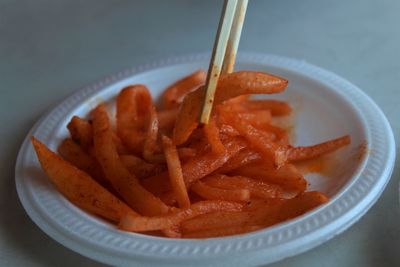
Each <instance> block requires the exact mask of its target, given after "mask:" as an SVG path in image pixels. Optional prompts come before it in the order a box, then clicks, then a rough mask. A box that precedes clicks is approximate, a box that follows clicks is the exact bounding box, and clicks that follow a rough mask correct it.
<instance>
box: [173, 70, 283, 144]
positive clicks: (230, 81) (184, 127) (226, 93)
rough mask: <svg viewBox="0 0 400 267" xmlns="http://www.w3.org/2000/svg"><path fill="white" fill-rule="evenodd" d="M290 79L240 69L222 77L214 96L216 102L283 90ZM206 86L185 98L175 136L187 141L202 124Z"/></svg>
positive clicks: (180, 141) (176, 142) (178, 142)
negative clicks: (201, 113) (201, 112)
mask: <svg viewBox="0 0 400 267" xmlns="http://www.w3.org/2000/svg"><path fill="white" fill-rule="evenodd" d="M287 83H288V82H287V80H285V79H283V78H280V77H277V76H273V75H270V74H266V73H262V72H255V71H239V72H234V73H231V74H226V75H223V76H221V77H220V79H219V81H218V86H217V90H216V92H215V96H214V105H217V104H219V103H222V102H223V101H225V100H228V99H230V98H234V97H237V96H240V95H247V94H273V93H279V92H282V91H283V90H284V89H285V88H286V86H287ZM204 94H205V88H204V87H200V88H199V89H197V90H196V91H194V92H192V93H189V94H188V95H187V96H186V97H185V99H184V100H183V103H182V106H181V109H180V111H179V115H178V119H177V121H176V123H175V128H174V135H173V138H174V139H173V140H174V142H175V144H177V145H180V144H183V143H184V142H185V141H186V140H187V139H188V138H189V136H190V134H191V133H192V132H193V130H194V129H195V128H196V127H197V125H198V118H199V114H200V109H201V105H202V103H203V98H204Z"/></svg>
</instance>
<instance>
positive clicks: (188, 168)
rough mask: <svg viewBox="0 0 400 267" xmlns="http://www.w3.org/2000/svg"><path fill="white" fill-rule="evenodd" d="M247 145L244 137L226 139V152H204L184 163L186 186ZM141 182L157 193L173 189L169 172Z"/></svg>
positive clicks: (217, 166) (212, 170)
mask: <svg viewBox="0 0 400 267" xmlns="http://www.w3.org/2000/svg"><path fill="white" fill-rule="evenodd" d="M245 145H246V144H245V142H243V140H242V139H240V138H232V139H231V140H226V141H225V143H224V146H225V147H226V153H224V154H222V155H219V154H214V153H212V152H204V153H203V154H200V155H198V156H196V158H191V159H189V160H188V161H187V162H185V163H184V164H183V165H182V173H183V179H184V180H185V184H186V187H189V186H190V184H192V183H194V182H195V181H198V180H200V179H201V178H203V177H205V176H207V175H209V174H210V173H212V172H214V171H215V170H216V169H218V168H219V167H221V166H222V165H223V164H224V163H225V162H227V161H228V160H229V158H231V157H232V156H234V155H235V154H236V153H238V152H239V151H240V150H241V149H243V148H244V147H245ZM141 183H142V185H143V186H144V187H145V188H147V189H148V190H150V191H151V192H153V193H154V194H157V195H160V194H162V193H165V192H168V191H170V190H171V187H170V185H169V183H168V174H167V173H162V174H159V175H155V176H153V177H150V178H147V179H143V180H142V181H141Z"/></svg>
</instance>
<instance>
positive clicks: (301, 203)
mask: <svg viewBox="0 0 400 267" xmlns="http://www.w3.org/2000/svg"><path fill="white" fill-rule="evenodd" d="M326 202H328V198H327V197H326V196H325V195H324V194H322V193H321V192H317V191H311V192H305V193H302V194H300V195H298V196H296V197H295V198H292V199H289V200H287V201H284V202H282V203H281V204H280V205H277V206H276V207H277V209H276V210H274V212H272V213H270V214H269V216H268V217H267V221H266V225H272V224H276V223H279V222H282V221H286V220H288V219H292V218H294V217H297V216H300V215H302V214H304V213H306V212H308V211H310V210H312V209H314V208H316V207H318V206H320V205H322V204H325V203H326Z"/></svg>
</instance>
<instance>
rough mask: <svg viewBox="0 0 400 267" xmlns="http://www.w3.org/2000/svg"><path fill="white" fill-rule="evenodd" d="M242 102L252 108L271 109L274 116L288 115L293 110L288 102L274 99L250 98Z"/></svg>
mask: <svg viewBox="0 0 400 267" xmlns="http://www.w3.org/2000/svg"><path fill="white" fill-rule="evenodd" d="M241 104H242V106H244V107H246V108H248V109H251V110H263V111H264V110H269V111H270V112H271V115H272V116H287V115H289V114H290V113H291V112H292V108H291V107H290V106H289V105H288V103H286V102H284V101H279V100H273V99H262V100H248V101H243V102H242V103H241Z"/></svg>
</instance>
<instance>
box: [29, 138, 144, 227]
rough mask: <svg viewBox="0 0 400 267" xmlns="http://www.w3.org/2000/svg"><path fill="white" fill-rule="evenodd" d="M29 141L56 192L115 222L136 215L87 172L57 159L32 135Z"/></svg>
mask: <svg viewBox="0 0 400 267" xmlns="http://www.w3.org/2000/svg"><path fill="white" fill-rule="evenodd" d="M31 141H32V144H33V146H34V148H35V150H36V154H37V156H38V159H39V162H40V165H41V166H42V168H43V170H44V171H45V172H46V174H47V176H48V177H49V178H50V180H51V181H52V182H53V183H54V185H55V186H56V187H57V189H58V191H59V192H61V193H62V194H63V195H64V196H65V197H66V198H68V199H69V200H70V201H71V202H72V203H74V204H75V205H77V206H78V207H80V208H82V209H83V210H86V211H88V212H91V213H94V214H96V215H99V216H101V217H103V218H106V219H108V220H111V221H114V222H119V221H120V219H121V217H124V216H125V215H127V214H130V215H131V216H133V217H135V216H137V215H138V214H137V213H135V212H134V211H133V210H132V209H131V208H129V207H128V206H127V205H126V204H125V203H124V202H122V201H121V200H119V199H118V198H117V197H115V196H114V195H113V194H111V193H110V192H108V191H107V190H106V189H105V188H103V187H102V186H101V185H100V184H98V183H97V182H96V181H95V180H93V179H92V178H91V177H90V176H89V175H88V174H86V173H85V172H83V171H81V170H79V169H78V168H76V167H75V166H73V165H71V164H70V163H68V162H67V161H65V160H63V159H61V158H60V157H59V156H57V155H56V154H55V153H54V152H52V151H50V150H49V149H48V148H47V147H46V146H45V145H44V144H42V143H41V142H39V141H38V140H37V139H35V138H34V137H32V139H31Z"/></svg>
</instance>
